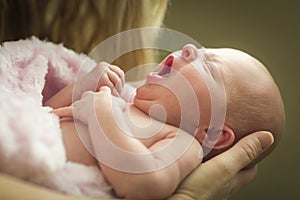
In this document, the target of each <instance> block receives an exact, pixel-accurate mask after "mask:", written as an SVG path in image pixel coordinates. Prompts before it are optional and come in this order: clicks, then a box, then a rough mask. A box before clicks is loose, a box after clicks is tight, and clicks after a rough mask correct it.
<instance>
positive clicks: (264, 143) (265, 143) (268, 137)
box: [257, 131, 274, 149]
mask: <svg viewBox="0 0 300 200" xmlns="http://www.w3.org/2000/svg"><path fill="white" fill-rule="evenodd" d="M257 138H258V140H259V142H260V144H261V147H262V149H266V148H268V147H270V146H271V145H272V144H273V143H274V137H273V135H272V134H271V133H270V132H267V131H263V132H261V133H260V134H259V135H258V136H257Z"/></svg>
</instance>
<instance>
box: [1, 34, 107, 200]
mask: <svg viewBox="0 0 300 200" xmlns="http://www.w3.org/2000/svg"><path fill="white" fill-rule="evenodd" d="M84 59H87V60H85V65H86V66H84V68H85V69H86V70H84V71H86V72H87V71H89V70H90V69H91V68H92V67H93V66H95V62H94V61H92V60H91V59H89V58H87V57H86V56H85V55H78V54H76V53H75V52H73V51H71V50H68V49H66V48H64V47H63V46H62V45H56V44H53V43H50V42H45V41H40V40H38V39H37V38H34V37H33V38H31V39H27V40H20V41H15V42H6V43H4V44H3V45H2V46H1V47H0V171H1V172H5V173H8V174H12V175H14V176H16V177H19V178H22V179H25V180H28V181H31V182H34V183H37V184H40V185H44V186H46V187H49V188H52V189H55V190H58V191H61V192H64V193H67V194H73V195H84V196H92V197H112V195H111V187H110V186H109V185H108V184H107V182H106V181H105V180H104V177H103V176H102V174H101V172H100V171H99V169H98V168H97V167H88V166H85V165H81V164H78V163H71V162H67V161H66V153H65V149H64V146H63V141H62V136H61V130H60V127H59V119H58V117H57V116H55V115H54V114H51V113H49V111H50V110H51V108H49V107H43V106H42V102H43V101H45V100H47V99H48V98H49V97H51V96H52V95H53V94H55V93H56V92H57V91H59V90H60V89H61V88H63V87H64V86H65V85H66V84H68V83H71V82H72V81H73V80H74V78H75V77H76V75H77V72H78V70H79V68H80V67H81V66H80V65H81V63H82V62H83V60H84ZM87 61H88V62H87Z"/></svg>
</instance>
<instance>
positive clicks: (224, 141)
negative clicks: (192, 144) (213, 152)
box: [196, 124, 235, 149]
mask: <svg viewBox="0 0 300 200" xmlns="http://www.w3.org/2000/svg"><path fill="white" fill-rule="evenodd" d="M196 138H197V139H198V141H199V142H200V143H201V144H202V145H203V143H204V141H205V140H207V141H205V143H208V144H212V143H214V141H210V140H211V139H210V137H209V136H208V134H207V129H202V130H201V129H197V134H196ZM234 140H235V134H234V132H233V130H232V129H231V128H230V127H229V126H227V125H226V124H225V125H224V126H223V128H222V132H221V134H220V135H219V137H218V140H217V142H216V143H215V144H214V147H213V148H214V149H223V148H227V147H230V146H231V145H232V144H233V142H234Z"/></svg>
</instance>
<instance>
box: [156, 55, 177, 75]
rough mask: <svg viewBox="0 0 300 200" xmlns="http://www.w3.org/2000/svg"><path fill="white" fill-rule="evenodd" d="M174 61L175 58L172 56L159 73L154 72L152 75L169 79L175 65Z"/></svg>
mask: <svg viewBox="0 0 300 200" xmlns="http://www.w3.org/2000/svg"><path fill="white" fill-rule="evenodd" d="M173 60H174V56H172V55H170V56H169V57H168V58H167V59H166V61H165V63H164V64H163V67H162V69H161V70H160V71H159V72H152V73H151V75H158V76H161V77H167V76H169V74H170V72H171V67H172V64H173Z"/></svg>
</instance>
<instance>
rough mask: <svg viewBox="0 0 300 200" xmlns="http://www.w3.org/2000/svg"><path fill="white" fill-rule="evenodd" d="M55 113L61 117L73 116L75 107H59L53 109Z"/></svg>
mask: <svg viewBox="0 0 300 200" xmlns="http://www.w3.org/2000/svg"><path fill="white" fill-rule="evenodd" d="M52 112H53V113H54V114H56V115H57V116H59V117H60V118H62V117H73V107H72V106H68V107H63V108H57V109H54V110H53V111H52Z"/></svg>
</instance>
